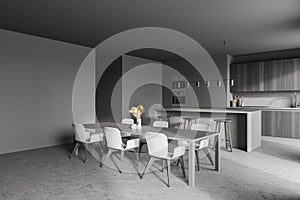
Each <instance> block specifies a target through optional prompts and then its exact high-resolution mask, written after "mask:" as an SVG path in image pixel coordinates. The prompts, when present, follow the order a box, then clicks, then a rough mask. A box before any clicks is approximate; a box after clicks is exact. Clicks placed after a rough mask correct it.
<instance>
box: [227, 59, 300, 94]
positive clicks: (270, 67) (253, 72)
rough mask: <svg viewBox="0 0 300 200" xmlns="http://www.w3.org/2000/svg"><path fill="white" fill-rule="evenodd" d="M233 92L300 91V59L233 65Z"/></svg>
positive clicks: (231, 76)
mask: <svg viewBox="0 0 300 200" xmlns="http://www.w3.org/2000/svg"><path fill="white" fill-rule="evenodd" d="M230 78H231V79H234V82H235V83H234V85H233V86H231V88H230V90H231V91H233V92H257V91H299V90H300V59H299V58H297V59H285V60H273V61H264V62H251V63H242V64H233V65H231V68H230Z"/></svg>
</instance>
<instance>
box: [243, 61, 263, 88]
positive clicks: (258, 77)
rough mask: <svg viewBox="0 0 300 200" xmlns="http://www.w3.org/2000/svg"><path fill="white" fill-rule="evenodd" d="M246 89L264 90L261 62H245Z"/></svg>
mask: <svg viewBox="0 0 300 200" xmlns="http://www.w3.org/2000/svg"><path fill="white" fill-rule="evenodd" d="M246 91H249V92H255V91H264V68H263V62H252V63H246Z"/></svg>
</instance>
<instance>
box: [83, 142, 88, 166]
mask: <svg viewBox="0 0 300 200" xmlns="http://www.w3.org/2000/svg"><path fill="white" fill-rule="evenodd" d="M83 146H84V145H83ZM88 147H89V145H88V144H86V146H85V150H84V157H83V162H84V163H86V155H87V152H88Z"/></svg>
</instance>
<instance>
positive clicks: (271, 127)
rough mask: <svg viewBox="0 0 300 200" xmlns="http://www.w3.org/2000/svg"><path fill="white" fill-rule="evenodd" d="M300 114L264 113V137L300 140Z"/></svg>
mask: <svg viewBox="0 0 300 200" xmlns="http://www.w3.org/2000/svg"><path fill="white" fill-rule="evenodd" d="M299 121H300V112H295V111H263V112H262V135H265V136H275V137H285V138H297V139H300V127H299V126H300V125H299Z"/></svg>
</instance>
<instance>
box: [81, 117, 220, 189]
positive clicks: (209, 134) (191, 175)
mask: <svg viewBox="0 0 300 200" xmlns="http://www.w3.org/2000/svg"><path fill="white" fill-rule="evenodd" d="M85 126H86V127H89V128H95V127H98V128H99V129H100V128H101V129H104V127H114V128H118V129H119V130H120V132H121V134H124V135H127V136H128V135H132V136H136V137H139V138H141V139H145V134H146V133H147V132H157V133H163V134H165V135H166V136H167V138H168V139H169V140H175V141H187V142H188V146H187V148H188V177H187V178H188V185H189V186H192V187H194V186H195V144H196V143H197V142H199V141H200V140H203V139H205V138H214V139H215V140H214V147H213V149H214V151H215V163H214V164H215V171H220V132H215V131H195V130H187V129H175V128H158V127H153V126H142V127H141V128H139V129H137V128H136V129H132V128H131V126H130V125H125V124H120V123H113V122H101V123H97V124H87V125H85ZM96 129H97V128H96Z"/></svg>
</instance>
